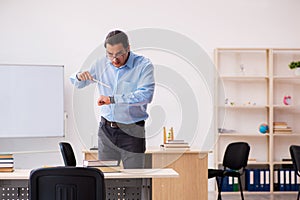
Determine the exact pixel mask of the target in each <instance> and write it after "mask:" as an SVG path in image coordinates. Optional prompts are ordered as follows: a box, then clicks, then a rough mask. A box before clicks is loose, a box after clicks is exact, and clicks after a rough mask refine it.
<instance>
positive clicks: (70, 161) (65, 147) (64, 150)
mask: <svg viewBox="0 0 300 200" xmlns="http://www.w3.org/2000/svg"><path fill="white" fill-rule="evenodd" d="M59 147H60V152H61V154H62V157H63V159H64V163H65V166H74V167H75V166H76V158H75V154H74V151H73V148H72V146H71V144H69V143H67V142H60V143H59Z"/></svg>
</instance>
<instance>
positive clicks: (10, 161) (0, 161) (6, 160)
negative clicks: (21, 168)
mask: <svg viewBox="0 0 300 200" xmlns="http://www.w3.org/2000/svg"><path fill="white" fill-rule="evenodd" d="M0 163H14V159H13V158H0Z"/></svg>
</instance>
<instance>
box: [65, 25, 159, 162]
mask: <svg viewBox="0 0 300 200" xmlns="http://www.w3.org/2000/svg"><path fill="white" fill-rule="evenodd" d="M104 47H105V48H106V57H104V58H102V59H99V60H96V62H95V63H94V64H93V65H92V66H91V68H90V70H88V71H84V72H79V73H77V74H76V75H73V76H72V77H71V78H70V79H71V82H72V84H74V85H75V86H76V87H77V88H83V87H85V86H87V85H89V84H91V83H95V82H97V84H98V90H99V94H100V96H99V98H98V101H97V102H98V105H99V106H101V108H100V115H101V120H100V126H99V131H98V153H99V159H100V160H119V161H120V160H122V162H123V166H124V168H143V167H144V159H145V155H144V152H145V149H146V147H145V146H146V144H145V127H144V126H145V120H146V119H147V118H148V114H147V112H146V110H147V104H148V103H150V102H151V101H152V97H153V93H154V86H155V83H154V74H153V68H154V67H153V65H152V63H151V61H150V60H149V59H147V58H145V57H143V56H140V55H137V54H134V53H133V52H132V51H130V45H129V41H128V37H127V35H126V34H125V33H124V32H122V31H119V30H115V31H112V32H110V33H109V34H108V35H107V37H106V39H105V42H104Z"/></svg>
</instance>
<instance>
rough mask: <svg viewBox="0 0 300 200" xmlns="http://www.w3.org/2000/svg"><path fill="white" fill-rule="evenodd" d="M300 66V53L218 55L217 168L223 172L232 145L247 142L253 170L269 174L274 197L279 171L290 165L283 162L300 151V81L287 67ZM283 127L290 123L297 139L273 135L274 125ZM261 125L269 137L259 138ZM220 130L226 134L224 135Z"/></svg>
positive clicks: (249, 51)
mask: <svg viewBox="0 0 300 200" xmlns="http://www.w3.org/2000/svg"><path fill="white" fill-rule="evenodd" d="M299 60H300V49H279V48H218V49H215V65H216V67H217V71H218V75H217V76H218V77H217V78H216V85H217V86H218V95H217V97H216V98H217V99H216V102H217V103H216V104H217V105H216V108H217V115H216V116H217V117H216V124H217V127H216V135H217V137H218V140H217V141H218V142H217V145H216V148H215V152H216V153H215V163H216V167H220V166H221V162H222V159H223V154H224V150H225V148H226V146H227V145H228V144H229V143H231V142H234V141H245V142H248V143H249V144H250V147H251V150H250V156H249V158H251V159H253V158H255V159H256V161H255V162H252V161H251V162H249V164H248V166H250V167H251V165H255V166H256V167H259V166H262V168H264V169H265V168H266V166H267V168H268V169H269V170H270V183H271V184H270V192H277V191H274V186H273V184H272V183H273V180H274V169H275V168H276V167H278V166H279V165H289V164H291V162H286V161H285V162H283V161H282V159H283V158H289V157H290V155H289V146H290V145H292V144H296V145H300V138H299V137H300V123H299V122H300V92H299V91H300V77H299V76H295V75H294V71H293V70H290V69H289V67H288V65H289V63H290V62H291V61H299ZM286 95H289V96H291V104H290V105H285V104H284V103H283V98H284V96H286ZM282 121H283V122H287V124H288V126H289V127H291V128H292V133H284V134H282V133H281V134H278V133H274V131H273V122H282ZM262 123H266V124H268V126H269V131H268V133H265V134H262V133H260V132H259V126H260V124H262ZM220 128H221V129H222V130H224V129H225V131H223V133H219V131H218V130H219V129H220ZM226 130H228V132H226ZM251 193H253V192H251ZM258 193H259V194H261V193H262V192H258ZM286 193H288V192H286Z"/></svg>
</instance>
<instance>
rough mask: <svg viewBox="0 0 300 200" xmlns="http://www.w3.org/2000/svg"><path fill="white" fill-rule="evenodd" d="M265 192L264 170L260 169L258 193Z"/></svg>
mask: <svg viewBox="0 0 300 200" xmlns="http://www.w3.org/2000/svg"><path fill="white" fill-rule="evenodd" d="M264 190H265V170H263V169H260V170H259V188H258V191H264Z"/></svg>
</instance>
